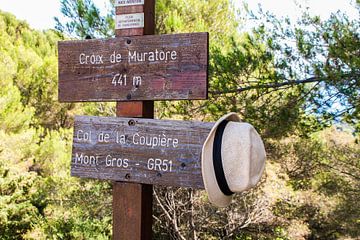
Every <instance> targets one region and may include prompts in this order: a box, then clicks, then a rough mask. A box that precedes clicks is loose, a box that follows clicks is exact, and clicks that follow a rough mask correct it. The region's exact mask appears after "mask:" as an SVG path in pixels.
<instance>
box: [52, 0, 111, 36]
mask: <svg viewBox="0 0 360 240" xmlns="http://www.w3.org/2000/svg"><path fill="white" fill-rule="evenodd" d="M61 12H62V14H63V15H64V17H65V22H66V23H65V24H63V21H64V20H63V19H59V18H57V17H56V18H55V21H56V29H57V30H59V31H60V32H67V33H68V34H70V36H72V37H80V38H82V39H84V38H86V37H90V38H97V37H99V36H102V37H104V36H105V37H110V36H113V35H114V18H113V14H114V11H111V13H110V14H108V15H107V16H105V17H103V16H101V15H100V11H99V9H98V8H97V7H96V6H95V5H94V3H93V2H92V1H91V0H63V1H61ZM74 19H77V21H73V20H74Z"/></svg>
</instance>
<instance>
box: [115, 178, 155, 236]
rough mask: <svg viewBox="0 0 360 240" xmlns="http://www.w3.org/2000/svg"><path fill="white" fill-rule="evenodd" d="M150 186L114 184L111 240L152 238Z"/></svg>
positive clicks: (151, 189)
mask: <svg viewBox="0 0 360 240" xmlns="http://www.w3.org/2000/svg"><path fill="white" fill-rule="evenodd" d="M152 191H153V188H152V186H151V185H144V184H134V183H114V185H113V196H114V198H113V210H114V213H113V224H114V230H113V239H144V240H145V239H151V238H152V228H151V227H152Z"/></svg>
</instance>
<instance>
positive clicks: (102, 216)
mask: <svg viewBox="0 0 360 240" xmlns="http://www.w3.org/2000/svg"><path fill="white" fill-rule="evenodd" d="M0 31H1V33H2V34H1V35H0V50H1V51H0V79H1V81H0V236H1V239H108V238H109V236H110V235H111V207H110V206H109V205H111V202H110V201H111V200H110V198H111V193H110V185H109V184H108V183H95V182H89V183H84V182H80V181H79V180H78V179H75V178H71V177H70V171H69V170H70V161H69V159H70V158H71V152H70V151H71V141H72V131H71V130H70V129H68V128H64V127H69V126H70V118H71V116H70V114H74V113H75V112H82V111H81V110H79V109H75V108H74V105H73V104H60V103H58V101H57V91H56V89H57V56H56V46H57V41H58V40H61V39H62V37H61V34H58V33H57V32H55V31H51V30H50V31H46V32H38V31H34V30H31V29H30V28H29V27H28V25H27V24H26V23H24V22H20V21H18V20H16V19H15V18H14V17H13V16H12V15H11V14H7V13H3V12H0ZM70 110H71V111H74V112H71V111H70ZM84 111H89V112H90V111H95V110H90V109H89V110H86V109H85V110H84ZM99 196H101V197H99ZM86 201H89V202H86ZM89 207H91V208H90V209H89Z"/></svg>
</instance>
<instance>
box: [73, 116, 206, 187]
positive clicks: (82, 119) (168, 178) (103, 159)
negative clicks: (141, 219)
mask: <svg viewBox="0 0 360 240" xmlns="http://www.w3.org/2000/svg"><path fill="white" fill-rule="evenodd" d="M212 126H213V123H203V122H191V121H173V120H171V121H170V120H154V119H138V118H116V117H89V116H76V117H75V127H74V138H73V150H72V162H71V175H72V176H77V177H82V178H95V179H104V180H114V181H125V182H137V183H145V184H159V185H168V186H179V187H191V188H203V187H204V185H203V181H202V174H201V150H202V145H203V143H204V142H205V139H206V137H207V135H208V134H209V132H210V130H211V128H212Z"/></svg>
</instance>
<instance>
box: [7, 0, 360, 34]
mask: <svg viewBox="0 0 360 240" xmlns="http://www.w3.org/2000/svg"><path fill="white" fill-rule="evenodd" d="M93 1H94V2H95V4H96V5H97V6H98V7H99V8H100V9H102V11H103V12H106V6H107V7H108V0H93ZM296 1H297V2H298V3H300V4H301V5H302V6H309V9H310V12H311V13H313V14H316V15H320V17H322V18H327V17H328V16H329V15H330V13H331V12H336V11H337V10H341V11H343V12H346V13H347V14H348V15H349V16H351V17H352V18H357V19H359V15H358V14H359V13H358V12H357V11H356V9H355V8H354V7H352V6H351V5H350V1H351V0H296ZM352 1H355V0H352ZM233 2H234V3H235V4H236V5H238V6H239V5H240V4H242V2H243V0H233ZM246 2H247V3H248V4H249V7H250V9H254V10H255V9H256V8H257V6H258V4H259V3H261V4H262V7H263V9H264V10H269V11H271V12H273V13H275V14H276V15H278V16H285V15H289V16H292V17H296V16H298V15H299V12H298V11H296V5H295V3H294V0H246ZM0 9H1V10H2V11H6V12H10V13H12V14H14V15H15V16H16V17H17V18H19V19H22V20H26V21H27V22H28V23H29V24H30V26H31V27H32V28H35V29H39V30H44V29H49V28H53V27H54V26H55V21H54V17H55V16H58V17H61V13H60V0H33V1H28V0H0Z"/></svg>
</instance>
